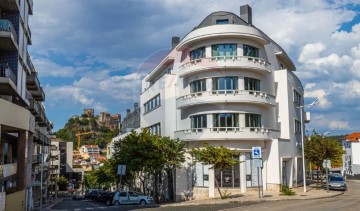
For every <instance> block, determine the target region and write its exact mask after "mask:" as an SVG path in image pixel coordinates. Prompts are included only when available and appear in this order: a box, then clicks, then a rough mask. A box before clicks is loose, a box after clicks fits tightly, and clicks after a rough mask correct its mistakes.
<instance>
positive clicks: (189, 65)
mask: <svg viewBox="0 0 360 211" xmlns="http://www.w3.org/2000/svg"><path fill="white" fill-rule="evenodd" d="M270 65H271V64H270V63H269V62H268V61H266V60H265V59H261V58H258V57H249V56H213V57H207V58H199V59H194V60H192V61H189V62H186V63H185V64H182V65H181V66H180V67H179V75H180V77H183V76H186V75H191V74H194V73H197V72H199V71H206V70H213V69H230V68H233V69H234V68H242V69H249V70H252V71H256V72H259V73H270V72H271V66H270Z"/></svg>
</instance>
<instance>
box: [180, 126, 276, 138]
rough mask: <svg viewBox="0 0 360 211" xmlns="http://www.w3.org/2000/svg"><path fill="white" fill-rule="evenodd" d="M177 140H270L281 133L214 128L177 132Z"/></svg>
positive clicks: (245, 128)
mask: <svg viewBox="0 0 360 211" xmlns="http://www.w3.org/2000/svg"><path fill="white" fill-rule="evenodd" d="M174 136H175V138H178V139H180V140H183V141H198V140H270V139H273V138H277V137H278V136H279V131H278V130H274V129H269V128H255V127H213V128H196V129H185V130H179V131H175V133H174Z"/></svg>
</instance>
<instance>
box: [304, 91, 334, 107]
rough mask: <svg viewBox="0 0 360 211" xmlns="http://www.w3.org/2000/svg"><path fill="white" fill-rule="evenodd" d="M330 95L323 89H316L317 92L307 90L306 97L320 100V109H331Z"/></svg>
mask: <svg viewBox="0 0 360 211" xmlns="http://www.w3.org/2000/svg"><path fill="white" fill-rule="evenodd" d="M327 95H328V93H326V91H325V90H323V89H315V90H307V89H305V94H304V96H305V97H308V98H317V99H318V100H319V107H320V108H329V107H330V106H331V102H329V101H328V99H327Z"/></svg>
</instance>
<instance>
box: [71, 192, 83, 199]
mask: <svg viewBox="0 0 360 211" xmlns="http://www.w3.org/2000/svg"><path fill="white" fill-rule="evenodd" d="M83 198H84V196H82V195H81V194H80V193H75V194H74V195H73V197H72V199H73V200H83Z"/></svg>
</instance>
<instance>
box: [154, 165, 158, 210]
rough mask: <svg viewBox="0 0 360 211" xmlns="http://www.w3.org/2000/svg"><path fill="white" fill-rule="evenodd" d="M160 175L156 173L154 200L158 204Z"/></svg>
mask: <svg viewBox="0 0 360 211" xmlns="http://www.w3.org/2000/svg"><path fill="white" fill-rule="evenodd" d="M158 174H159V173H158V172H156V173H155V178H154V199H155V202H156V203H159V189H158Z"/></svg>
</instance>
